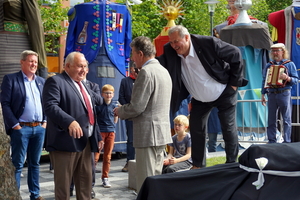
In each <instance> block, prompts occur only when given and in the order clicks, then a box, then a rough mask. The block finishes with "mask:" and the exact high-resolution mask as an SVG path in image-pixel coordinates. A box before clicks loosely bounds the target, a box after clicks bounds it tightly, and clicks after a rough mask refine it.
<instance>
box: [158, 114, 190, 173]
mask: <svg viewBox="0 0 300 200" xmlns="http://www.w3.org/2000/svg"><path fill="white" fill-rule="evenodd" d="M188 127H189V119H188V118H187V117H186V116H185V115H178V116H177V117H176V118H175V119H174V130H175V133H176V134H175V135H173V136H172V140H173V143H171V144H169V146H170V150H169V154H168V156H167V158H166V159H165V160H164V166H163V170H162V173H163V174H166V173H172V172H177V171H179V170H186V169H190V168H191V167H192V159H191V136H190V134H189V133H187V132H186V130H187V129H188Z"/></svg>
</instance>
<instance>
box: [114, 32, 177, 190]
mask: <svg viewBox="0 0 300 200" xmlns="http://www.w3.org/2000/svg"><path fill="white" fill-rule="evenodd" d="M130 47H131V49H132V60H133V61H134V62H135V64H136V67H137V68H138V69H140V72H139V75H138V77H137V79H136V81H135V83H134V86H133V89H132V96H131V101H130V103H128V104H125V105H123V106H121V107H118V108H115V114H116V115H118V116H119V117H120V118H121V119H130V120H132V121H133V146H134V147H135V150H136V169H137V170H136V171H137V174H136V177H137V182H136V183H137V185H136V187H137V188H136V189H137V192H138V191H139V190H140V188H141V186H142V184H143V182H144V180H145V179H146V178H147V177H148V176H154V175H159V174H161V171H162V165H163V159H164V156H163V151H164V149H165V147H166V144H168V143H171V142H172V139H171V134H170V118H169V108H170V107H169V106H170V100H171V91H172V81H171V78H170V75H169V73H168V71H167V70H166V69H165V68H164V67H163V66H161V65H160V64H159V62H158V61H157V60H156V59H155V58H154V57H155V53H156V51H155V47H154V46H153V44H152V41H151V40H150V39H149V38H148V37H144V36H140V37H137V38H135V39H134V40H133V41H132V42H131V44H130Z"/></svg>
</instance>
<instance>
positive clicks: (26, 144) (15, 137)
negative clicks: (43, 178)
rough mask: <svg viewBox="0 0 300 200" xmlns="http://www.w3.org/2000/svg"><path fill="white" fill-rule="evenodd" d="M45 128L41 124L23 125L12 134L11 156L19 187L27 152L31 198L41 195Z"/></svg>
mask: <svg viewBox="0 0 300 200" xmlns="http://www.w3.org/2000/svg"><path fill="white" fill-rule="evenodd" d="M45 130H46V129H44V128H43V127H41V126H36V127H29V126H23V127H22V128H21V129H19V130H13V131H12V133H11V135H10V139H11V141H10V144H11V152H12V154H11V157H12V162H13V164H14V166H15V168H16V171H15V177H16V181H17V185H18V188H19V189H20V179H21V172H22V168H23V165H24V162H25V157H26V153H27V164H28V177H27V183H28V188H29V192H30V199H36V198H38V197H39V196H40V186H39V173H40V157H41V152H42V148H43V143H44V137H45Z"/></svg>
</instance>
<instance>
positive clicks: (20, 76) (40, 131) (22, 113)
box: [1, 50, 47, 200]
mask: <svg viewBox="0 0 300 200" xmlns="http://www.w3.org/2000/svg"><path fill="white" fill-rule="evenodd" d="M20 63H21V71H19V72H17V73H13V74H7V75H5V76H4V78H3V82H2V85H1V90H2V92H1V105H2V111H3V119H4V123H5V129H6V133H7V134H8V135H9V136H10V143H11V152H12V155H11V158H12V162H13V164H14V166H15V168H16V170H15V177H16V181H17V185H18V188H20V178H21V177H20V175H21V172H22V168H23V164H24V161H25V158H26V156H27V163H28V177H27V182H28V188H29V192H30V200H35V199H38V200H42V199H43V198H42V197H41V196H40V195H39V193H40V186H39V172H40V171H39V165H40V164H39V161H40V156H41V152H42V148H43V143H44V136H45V128H46V124H47V123H46V116H45V113H44V112H43V109H42V91H43V86H44V82H45V80H44V79H43V78H42V77H39V76H36V75H35V73H36V71H37V69H38V54H37V53H36V52H34V51H31V50H25V51H23V52H22V53H21V61H20Z"/></svg>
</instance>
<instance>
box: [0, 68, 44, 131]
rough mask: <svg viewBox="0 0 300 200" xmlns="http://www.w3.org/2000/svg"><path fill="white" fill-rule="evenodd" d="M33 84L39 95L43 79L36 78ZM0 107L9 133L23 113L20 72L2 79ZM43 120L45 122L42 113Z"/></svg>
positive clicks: (22, 81)
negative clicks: (35, 85)
mask: <svg viewBox="0 0 300 200" xmlns="http://www.w3.org/2000/svg"><path fill="white" fill-rule="evenodd" d="M35 82H36V84H37V87H38V89H39V92H40V94H41V100H42V91H43V87H44V83H45V79H43V78H42V77H39V76H36V79H35ZM1 90H2V92H1V106H2V113H3V118H4V123H5V130H6V133H7V134H8V135H9V134H10V133H11V130H12V127H13V126H14V125H16V124H17V123H18V122H19V118H20V117H21V115H22V114H23V112H24V109H25V101H26V90H25V84H24V78H23V73H22V71H19V72H17V73H14V74H7V75H5V76H4V78H3V82H2V85H1ZM43 120H46V116H45V113H44V112H43Z"/></svg>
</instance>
